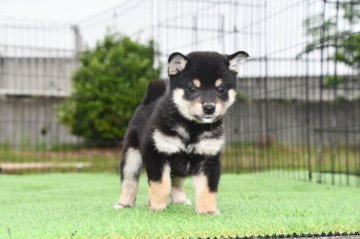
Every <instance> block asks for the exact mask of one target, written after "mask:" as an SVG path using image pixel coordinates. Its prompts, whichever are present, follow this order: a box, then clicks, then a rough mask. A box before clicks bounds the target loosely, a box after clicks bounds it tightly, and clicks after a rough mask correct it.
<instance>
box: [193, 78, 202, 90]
mask: <svg viewBox="0 0 360 239" xmlns="http://www.w3.org/2000/svg"><path fill="white" fill-rule="evenodd" d="M193 83H194V85H195V86H196V87H197V88H200V86H201V82H200V80H198V79H194V80H193Z"/></svg>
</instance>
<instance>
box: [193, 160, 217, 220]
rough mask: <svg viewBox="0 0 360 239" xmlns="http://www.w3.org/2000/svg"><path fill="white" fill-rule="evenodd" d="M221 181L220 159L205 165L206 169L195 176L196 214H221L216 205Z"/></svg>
mask: <svg viewBox="0 0 360 239" xmlns="http://www.w3.org/2000/svg"><path fill="white" fill-rule="evenodd" d="M219 179H220V163H219V160H218V159H214V161H212V162H211V163H210V164H209V165H205V168H203V169H202V170H201V171H200V172H199V173H198V174H196V175H194V176H193V183H194V187H195V210H196V213H208V214H219V211H218V209H217V203H216V194H217V188H218V184H219Z"/></svg>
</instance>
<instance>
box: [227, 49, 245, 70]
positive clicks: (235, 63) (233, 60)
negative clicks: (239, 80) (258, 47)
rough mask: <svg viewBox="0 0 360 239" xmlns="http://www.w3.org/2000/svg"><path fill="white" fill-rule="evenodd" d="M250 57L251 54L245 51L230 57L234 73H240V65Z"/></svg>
mask: <svg viewBox="0 0 360 239" xmlns="http://www.w3.org/2000/svg"><path fill="white" fill-rule="evenodd" d="M248 57H249V54H248V53H247V52H245V51H238V52H235V53H234V54H231V55H228V56H227V60H228V61H229V68H230V70H232V71H235V72H239V67H240V63H241V62H242V61H243V60H244V59H246V58H248Z"/></svg>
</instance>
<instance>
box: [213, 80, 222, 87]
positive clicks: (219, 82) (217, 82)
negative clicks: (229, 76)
mask: <svg viewBox="0 0 360 239" xmlns="http://www.w3.org/2000/svg"><path fill="white" fill-rule="evenodd" d="M222 83H223V81H222V79H218V80H216V81H215V86H216V87H219V86H220V85H221V84H222Z"/></svg>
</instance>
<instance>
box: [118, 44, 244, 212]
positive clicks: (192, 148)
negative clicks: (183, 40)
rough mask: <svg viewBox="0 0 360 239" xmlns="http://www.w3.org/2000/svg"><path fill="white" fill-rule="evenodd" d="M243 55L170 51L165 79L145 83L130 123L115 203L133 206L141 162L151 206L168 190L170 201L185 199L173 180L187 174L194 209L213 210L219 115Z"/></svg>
mask: <svg viewBox="0 0 360 239" xmlns="http://www.w3.org/2000/svg"><path fill="white" fill-rule="evenodd" d="M246 57H248V54H247V53H246V52H242V51H240V52H237V53H234V54H232V55H230V56H228V55H221V54H219V53H216V52H193V53H190V54H188V55H187V56H184V55H182V54H181V53H173V54H171V55H170V57H169V67H168V72H169V77H170V84H169V85H166V83H165V81H156V82H153V83H150V84H149V87H148V91H147V94H146V96H145V98H144V100H143V102H142V104H141V105H140V106H139V107H138V108H137V109H136V111H135V113H134V116H133V118H132V120H131V122H130V124H129V128H128V131H127V134H126V137H125V142H124V145H123V155H122V161H121V166H120V169H121V180H122V194H121V196H120V199H119V202H118V204H117V205H116V207H117V208H121V207H132V206H133V205H134V202H135V197H136V191H137V185H138V179H139V175H140V171H141V166H142V163H143V164H144V165H145V168H146V172H147V176H148V182H149V186H150V191H149V197H150V198H149V207H150V209H152V210H162V209H164V208H166V206H167V198H169V197H170V194H171V197H172V199H173V201H174V202H181V203H185V201H186V200H185V199H186V197H185V193H184V192H183V190H182V186H181V185H178V184H177V183H176V182H177V181H176V180H175V179H179V178H180V179H182V178H183V177H185V176H188V175H192V176H194V184H195V187H196V188H195V189H196V191H197V198H196V211H197V212H198V213H213V212H216V211H217V208H216V201H214V200H213V199H212V198H213V197H214V195H215V193H216V192H217V189H218V183H219V178H220V153H221V148H222V146H223V141H224V135H223V126H222V116H223V115H224V113H225V112H226V110H227V108H228V107H229V106H230V105H231V104H232V103H233V101H234V97H235V88H236V74H237V69H238V64H239V62H240V60H241V59H243V58H246ZM167 174H171V175H167ZM169 178H170V179H171V180H172V182H173V191H171V185H169ZM203 179H204V180H203ZM175 181H176V182H175ZM214 204H215V205H214Z"/></svg>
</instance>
